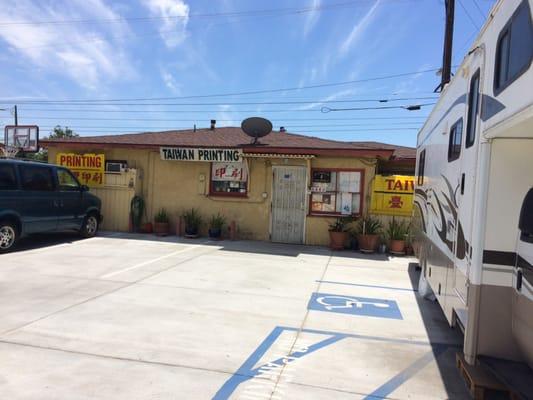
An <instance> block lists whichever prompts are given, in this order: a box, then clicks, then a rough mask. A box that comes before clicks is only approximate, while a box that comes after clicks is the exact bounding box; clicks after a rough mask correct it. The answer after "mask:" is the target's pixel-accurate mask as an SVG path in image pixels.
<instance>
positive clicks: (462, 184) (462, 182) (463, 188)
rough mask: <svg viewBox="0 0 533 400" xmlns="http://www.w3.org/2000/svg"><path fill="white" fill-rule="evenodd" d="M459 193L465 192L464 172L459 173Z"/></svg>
mask: <svg viewBox="0 0 533 400" xmlns="http://www.w3.org/2000/svg"><path fill="white" fill-rule="evenodd" d="M461 194H465V174H464V173H463V174H462V175H461Z"/></svg>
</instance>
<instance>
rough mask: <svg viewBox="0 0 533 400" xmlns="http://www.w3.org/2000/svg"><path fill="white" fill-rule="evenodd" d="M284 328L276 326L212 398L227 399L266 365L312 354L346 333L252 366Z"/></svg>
mask: <svg viewBox="0 0 533 400" xmlns="http://www.w3.org/2000/svg"><path fill="white" fill-rule="evenodd" d="M283 330H284V328H282V327H279V326H278V327H276V328H275V329H274V330H273V331H272V332H271V333H270V334H269V335H268V336H267V337H266V339H265V340H263V342H262V343H261V344H260V345H259V347H258V348H257V349H256V350H255V351H254V352H253V353H252V355H251V356H250V357H248V359H247V360H246V361H245V362H244V364H242V365H241V367H240V368H239V369H238V370H237V372H235V374H233V375H232V376H231V377H230V378H229V379H228V380H227V381H226V382H225V383H224V385H222V387H221V388H220V389H219V390H218V392H217V393H216V394H215V396H214V397H213V400H226V399H228V398H229V397H230V396H231V394H232V393H233V392H234V391H235V389H237V387H238V386H239V385H240V384H241V383H243V382H246V381H247V380H250V379H252V378H254V377H255V376H257V375H261V374H262V373H264V372H266V371H267V369H266V367H268V370H270V369H271V368H272V367H275V366H282V365H284V364H289V363H291V362H294V361H296V360H297V359H299V358H302V357H304V356H306V355H309V354H312V353H314V352H315V351H317V350H320V349H322V348H323V347H326V346H329V345H330V344H333V343H336V342H338V341H339V340H342V339H344V338H346V337H347V336H348V335H345V334H342V333H339V334H334V335H333V336H331V337H329V338H327V339H324V340H322V341H320V342H318V343H315V344H313V345H311V346H309V347H308V348H307V351H295V352H294V353H291V354H290V355H288V356H287V357H282V358H278V359H276V360H274V361H271V362H268V363H266V364H263V365H261V366H259V367H257V368H253V366H254V365H255V364H256V363H257V362H258V361H259V360H260V359H261V357H263V355H264V354H265V353H266V352H267V350H268V349H269V348H270V346H272V343H274V342H275V341H276V339H277V338H278V337H279V336H280V335H281V333H282V332H283Z"/></svg>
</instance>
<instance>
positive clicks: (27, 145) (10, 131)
mask: <svg viewBox="0 0 533 400" xmlns="http://www.w3.org/2000/svg"><path fill="white" fill-rule="evenodd" d="M4 148H5V149H6V150H11V151H12V150H17V151H23V152H25V153H36V152H38V151H39V127H38V126H37V125H6V127H5V128H4Z"/></svg>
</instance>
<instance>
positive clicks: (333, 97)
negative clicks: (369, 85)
mask: <svg viewBox="0 0 533 400" xmlns="http://www.w3.org/2000/svg"><path fill="white" fill-rule="evenodd" d="M356 92H357V91H356V90H355V89H344V90H340V91H338V92H335V93H333V94H330V95H329V96H326V97H324V98H322V99H320V101H319V102H316V103H310V104H306V105H304V106H301V107H298V110H310V109H312V108H315V107H317V106H323V105H325V104H324V103H323V102H328V101H333V100H337V99H340V98H342V97H346V96H350V95H353V94H355V93H356Z"/></svg>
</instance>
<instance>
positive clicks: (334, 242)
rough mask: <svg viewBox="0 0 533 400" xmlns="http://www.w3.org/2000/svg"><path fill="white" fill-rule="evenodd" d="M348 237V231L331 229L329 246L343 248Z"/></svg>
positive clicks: (333, 248) (337, 248)
mask: <svg viewBox="0 0 533 400" xmlns="http://www.w3.org/2000/svg"><path fill="white" fill-rule="evenodd" d="M347 237H348V233H347V232H334V231H329V247H330V248H331V249H332V250H343V249H344V243H346V239H347Z"/></svg>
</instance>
